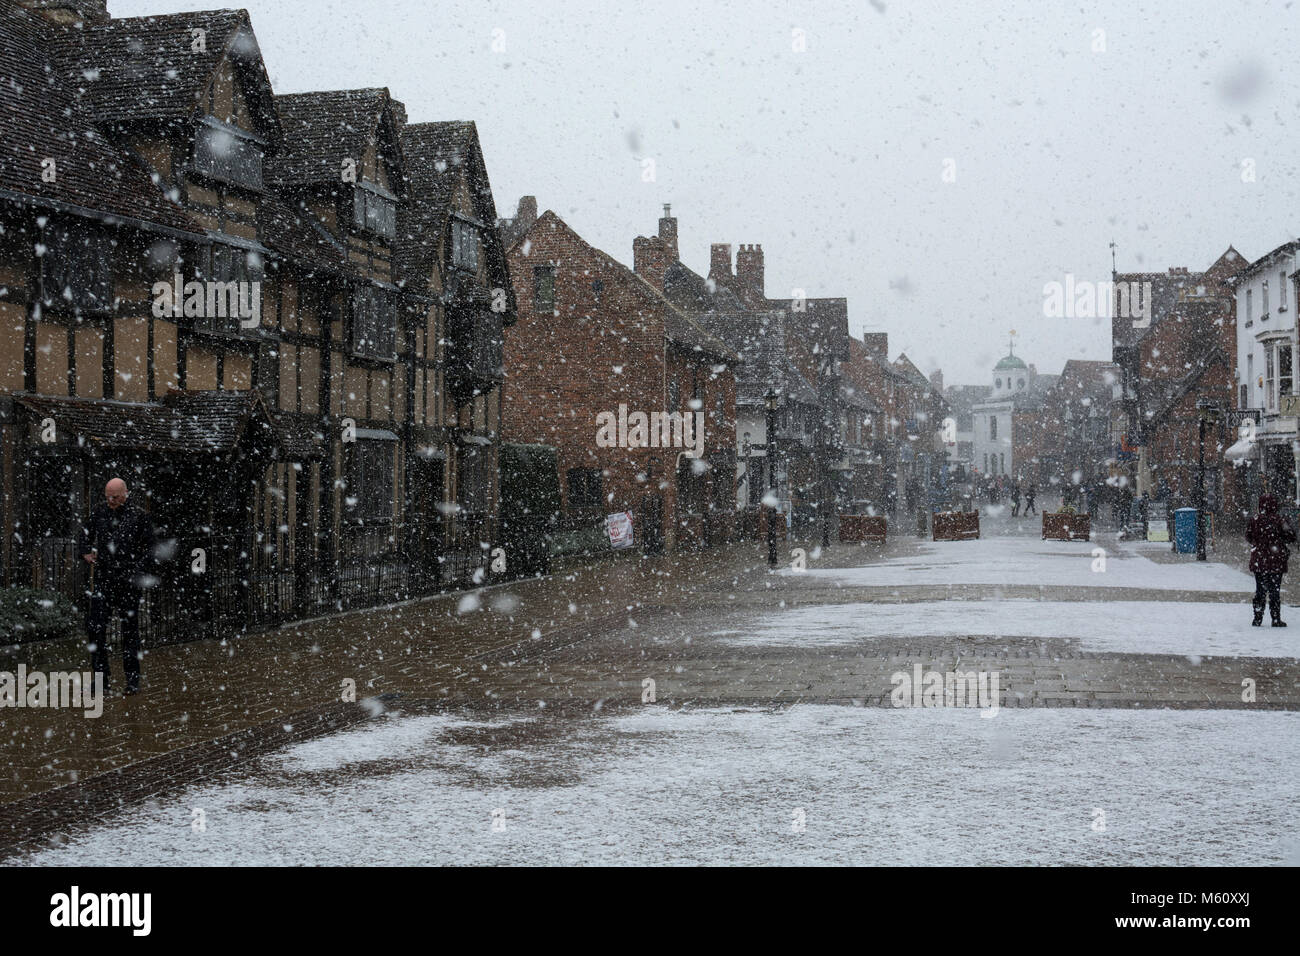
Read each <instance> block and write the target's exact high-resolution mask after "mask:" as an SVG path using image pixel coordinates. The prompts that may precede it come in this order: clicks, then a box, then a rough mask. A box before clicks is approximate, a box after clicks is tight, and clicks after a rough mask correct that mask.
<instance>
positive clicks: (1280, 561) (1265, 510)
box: [1246, 495, 1295, 627]
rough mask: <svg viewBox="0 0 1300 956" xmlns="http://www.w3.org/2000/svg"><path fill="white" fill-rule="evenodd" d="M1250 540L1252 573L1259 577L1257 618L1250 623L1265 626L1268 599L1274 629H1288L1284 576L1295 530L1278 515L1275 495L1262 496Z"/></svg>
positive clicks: (1249, 527)
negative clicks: (1284, 613)
mask: <svg viewBox="0 0 1300 956" xmlns="http://www.w3.org/2000/svg"><path fill="white" fill-rule="evenodd" d="M1246 541H1247V542H1249V543H1250V571H1251V573H1252V574H1254V575H1255V597H1254V600H1253V601H1252V602H1251V606H1252V607H1253V608H1254V611H1255V618H1254V620H1252V621H1251V622H1250V623H1251V624H1252V625H1253V626H1255V627H1259V626H1260V624H1262V623H1263V621H1264V601H1265V599H1267V601H1268V611H1269V616H1270V617H1271V618H1272V619H1273V626H1274V627H1286V621H1284V620H1282V593H1281V588H1282V575H1284V574H1286V569H1287V561H1288V559H1290V557H1291V549H1290V548H1288V547H1287V545H1288V544H1290V543H1293V542H1294V541H1295V531H1294V530H1293V529H1292V528H1291V527H1290V526H1288V525H1287V523H1286V522H1285V521H1284V520H1283V519H1282V516H1281V515H1280V514H1278V511H1277V499H1276V498H1275V497H1273V496H1272V495H1260V496H1259V514H1257V515H1255V517H1253V518H1251V519H1250V524H1248V525H1247V526H1246Z"/></svg>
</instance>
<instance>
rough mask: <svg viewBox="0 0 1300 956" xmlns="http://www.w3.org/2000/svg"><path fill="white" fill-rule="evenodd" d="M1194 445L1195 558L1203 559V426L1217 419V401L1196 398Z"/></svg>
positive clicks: (1218, 411)
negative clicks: (1195, 436) (1195, 434)
mask: <svg viewBox="0 0 1300 956" xmlns="http://www.w3.org/2000/svg"><path fill="white" fill-rule="evenodd" d="M1196 412H1197V416H1196V417H1197V446H1196V560H1197V561H1204V560H1205V426H1206V425H1211V424H1214V423H1216V422H1218V420H1219V415H1220V409H1219V403H1218V402H1213V401H1210V400H1209V399H1205V398H1202V399H1197V401H1196Z"/></svg>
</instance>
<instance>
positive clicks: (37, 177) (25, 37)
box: [0, 7, 204, 236]
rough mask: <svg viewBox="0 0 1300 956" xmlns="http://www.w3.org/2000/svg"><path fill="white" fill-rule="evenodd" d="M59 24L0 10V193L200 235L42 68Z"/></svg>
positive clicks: (62, 84) (55, 76) (91, 215)
mask: <svg viewBox="0 0 1300 956" xmlns="http://www.w3.org/2000/svg"><path fill="white" fill-rule="evenodd" d="M59 32H60V31H59V28H55V27H52V26H51V25H50V24H48V23H47V22H46V21H45V20H44V19H43V18H41V17H39V16H33V15H31V14H29V13H28V12H27V11H25V10H21V9H18V8H11V7H6V8H5V9H4V11H3V12H2V13H0V77H3V81H2V82H0V194H3V196H4V198H7V199H9V200H10V201H16V202H23V203H30V204H32V205H35V206H44V207H47V208H63V209H66V210H68V211H71V212H74V213H77V214H80V215H84V216H87V217H89V218H95V219H109V220H111V219H113V218H114V217H118V218H121V219H124V220H130V221H134V222H136V223H144V224H152V225H157V226H163V227H165V228H168V229H174V230H179V231H181V232H185V233H189V234H192V235H197V236H201V235H203V234H204V230H203V228H202V227H201V226H199V224H198V223H197V222H196V221H195V220H193V219H192V218H191V217H190V216H189V215H188V214H187V213H186V212H185V211H184V210H182V209H181V208H180V206H179V205H177V204H176V203H173V202H171V201H170V200H168V199H167V198H166V196H164V195H163V191H162V190H161V189H160V188H159V187H158V186H157V185H156V184H155V183H154V182H153V180H152V179H151V177H150V175H149V173H148V172H147V171H146V170H145V168H144V167H143V165H141V164H140V163H139V162H137V161H136V160H135V159H134V158H133V157H131V156H129V155H128V154H126V153H125V152H123V151H122V150H121V149H120V148H118V147H117V146H116V145H114V143H113V142H112V141H111V140H109V139H108V138H107V137H106V136H105V135H104V133H103V132H101V131H100V130H99V129H97V128H96V127H95V125H94V123H93V122H92V117H90V116H89V115H88V113H87V110H86V108H85V105H84V104H83V103H81V102H79V101H78V99H77V97H76V96H75V95H74V93H73V91H72V90H70V89H69V85H68V81H67V80H66V79H65V78H64V77H63V76H61V75H60V74H59V73H58V72H57V71H54V70H49V69H47V68H46V67H47V64H49V63H50V62H51V60H52V59H53V54H52V52H51V46H52V43H53V39H54V37H55V36H57V35H58V33H59ZM47 157H48V158H50V159H53V160H54V161H55V180H54V182H48V183H47V182H44V181H43V179H42V175H41V174H42V172H43V168H42V160H43V159H45V158H47Z"/></svg>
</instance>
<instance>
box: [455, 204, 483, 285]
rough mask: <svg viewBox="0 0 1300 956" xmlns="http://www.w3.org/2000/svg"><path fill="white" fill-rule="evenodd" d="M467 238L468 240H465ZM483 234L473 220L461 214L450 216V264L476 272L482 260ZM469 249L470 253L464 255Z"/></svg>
mask: <svg viewBox="0 0 1300 956" xmlns="http://www.w3.org/2000/svg"><path fill="white" fill-rule="evenodd" d="M467 240H469V241H468V242H467ZM482 246H483V235H482V233H481V232H480V230H479V227H478V225H477V224H475V223H474V222H472V221H470V220H469V219H466V218H465V217H463V216H458V215H455V214H453V215H452V217H451V264H452V266H454V267H455V268H457V269H463V270H464V271H466V272H472V273H477V272H478V267H479V262H480V261H481V260H482V258H483V255H482V251H483V250H482ZM466 249H469V250H470V251H471V253H472V254H471V255H466V254H465V250H466Z"/></svg>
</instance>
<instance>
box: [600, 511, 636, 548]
mask: <svg viewBox="0 0 1300 956" xmlns="http://www.w3.org/2000/svg"><path fill="white" fill-rule="evenodd" d="M605 532H606V533H607V534H608V535H609V546H610V547H611V548H630V547H632V512H630V511H620V512H618V513H617V514H612V515H609V516H608V517H607V518H605Z"/></svg>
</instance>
